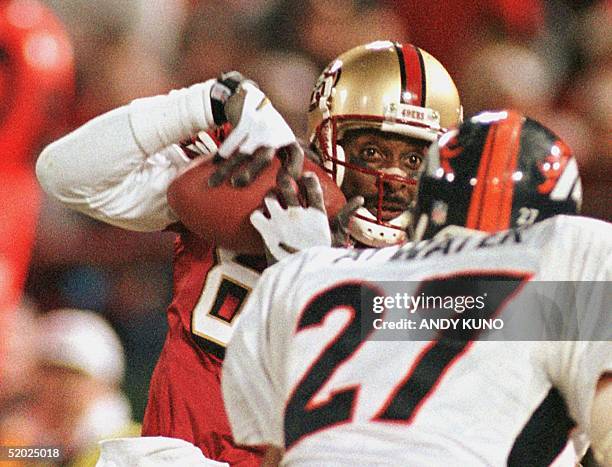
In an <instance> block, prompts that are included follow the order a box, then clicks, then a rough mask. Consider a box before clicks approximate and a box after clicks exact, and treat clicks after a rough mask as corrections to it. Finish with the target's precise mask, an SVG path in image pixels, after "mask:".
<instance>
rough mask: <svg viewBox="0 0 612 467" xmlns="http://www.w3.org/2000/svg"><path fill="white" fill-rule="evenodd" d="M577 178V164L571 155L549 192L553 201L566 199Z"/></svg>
mask: <svg viewBox="0 0 612 467" xmlns="http://www.w3.org/2000/svg"><path fill="white" fill-rule="evenodd" d="M577 178H578V164H577V163H576V159H574V158H573V157H572V158H571V159H570V161H569V162H568V164H567V167H565V170H564V171H563V173H562V174H561V177H560V178H559V180H558V181H557V184H556V185H555V188H554V189H553V191H552V192H551V194H550V199H552V200H553V201H564V200H566V199H568V198H569V196H570V193H571V192H572V188H573V187H574V184H575V183H576V179H577Z"/></svg>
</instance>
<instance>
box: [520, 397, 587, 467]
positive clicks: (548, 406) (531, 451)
mask: <svg viewBox="0 0 612 467" xmlns="http://www.w3.org/2000/svg"><path fill="white" fill-rule="evenodd" d="M575 425H576V423H575V422H574V421H573V420H572V419H571V418H570V416H569V411H568V409H567V405H566V404H565V401H564V400H563V397H561V394H559V391H557V390H556V389H555V388H552V389H551V390H550V391H549V392H548V395H547V396H546V397H545V398H544V400H543V401H542V403H541V404H540V405H539V406H538V408H537V409H536V410H535V411H534V412H533V414H532V415H531V418H530V419H529V420H528V421H527V423H526V424H525V426H524V427H523V429H522V431H521V432H520V433H519V435H518V436H517V438H516V440H515V441H514V446H512V450H511V451H510V455H509V456H508V467H515V466H516V467H519V466H521V467H527V466H528V467H539V466H548V465H550V464H551V463H552V462H553V461H554V460H555V458H556V457H557V456H558V455H559V454H560V453H561V451H563V449H564V448H565V445H566V444H567V440H568V438H569V433H570V431H571V430H572V428H573V427H574V426H575Z"/></svg>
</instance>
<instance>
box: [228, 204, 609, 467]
mask: <svg viewBox="0 0 612 467" xmlns="http://www.w3.org/2000/svg"><path fill="white" fill-rule="evenodd" d="M490 278H495V279H498V280H502V279H503V280H504V281H505V282H504V283H505V284H507V287H506V288H505V289H504V288H503V287H502V289H503V290H502V292H501V295H500V296H496V297H487V299H486V300H487V302H490V303H489V305H488V306H486V307H484V311H485V312H486V313H488V315H487V316H488V317H489V318H496V319H499V320H504V319H506V320H508V327H509V329H507V330H503V331H501V332H502V333H503V332H507V333H508V334H507V335H506V337H505V338H503V337H502V338H500V339H494V338H493V339H491V340H484V339H476V340H472V339H471V337H469V336H472V337H474V336H476V334H470V333H472V332H473V331H471V330H470V331H465V330H464V334H462V335H463V336H468V340H460V339H459V340H457V339H455V340H453V339H446V338H442V337H440V338H436V339H432V340H425V341H424V340H416V339H408V338H405V339H395V340H386V339H385V334H384V333H385V332H388V330H385V329H382V330H381V329H378V328H377V329H370V330H369V331H367V332H364V328H363V322H364V321H363V315H364V313H366V311H364V310H363V306H362V305H363V303H364V302H367V298H368V297H370V298H372V297H375V296H387V297H392V296H393V295H392V294H389V293H387V292H388V291H386V289H385V286H386V285H385V284H395V286H397V284H398V283H399V284H408V285H406V286H407V287H408V286H409V285H410V287H413V288H412V289H410V290H409V291H410V292H411V294H412V296H414V297H418V296H421V297H424V294H423V290H428V289H427V288H428V287H429V288H431V287H432V284H433V285H434V286H435V287H438V286H440V287H443V289H442V290H446V291H447V292H448V290H450V289H448V284H451V285H452V286H453V287H455V288H456V287H465V288H466V289H470V288H471V287H472V286H473V284H480V283H481V281H482V280H485V281H486V280H488V279H490ZM611 279H612V226H610V224H607V223H605V222H602V221H597V220H593V219H587V218H582V217H567V216H558V217H555V218H552V219H549V220H546V221H544V222H541V223H538V224H536V225H533V226H531V227H529V228H526V229H524V230H518V231H517V230H510V231H507V232H501V233H497V234H493V235H474V236H469V237H461V236H455V237H450V238H436V239H434V240H432V241H427V242H421V243H419V244H417V245H405V246H404V247H401V248H400V247H392V248H386V249H382V250H361V251H360V250H342V249H332V248H314V249H311V250H308V251H306V252H303V253H299V254H296V255H294V256H293V257H290V258H287V259H286V260H284V261H282V262H280V263H279V264H277V265H275V266H274V267H272V268H269V269H268V270H267V271H266V272H265V273H264V275H263V277H262V280H261V281H260V282H259V283H258V285H257V287H256V289H255V291H254V292H253V296H252V299H251V300H250V301H249V303H248V304H247V306H246V308H245V309H244V310H243V314H242V319H241V321H240V323H239V325H238V328H237V330H236V332H235V334H234V337H233V340H232V342H231V343H230V345H229V348H228V351H227V354H226V359H225V363H224V369H223V381H222V382H223V392H224V399H225V404H226V409H227V412H228V415H229V419H230V422H231V425H232V430H233V433H234V437H235V439H236V442H238V443H240V444H248V445H262V444H272V445H276V446H281V447H284V448H285V451H286V452H285V456H284V458H283V462H282V464H283V465H291V466H294V465H295V466H297V465H299V466H322V465H325V466H334V465H347V466H348V465H350V466H355V465H360V466H361V465H397V466H408V465H410V466H417V467H419V466H423V467H425V466H427V467H431V466H467V465H469V466H502V465H550V464H551V463H552V462H553V461H555V459H556V458H557V457H558V455H559V454H560V452H561V451H562V450H563V448H564V446H566V444H567V442H568V439H569V438H570V436H571V437H572V438H574V440H575V441H577V442H579V443H580V442H581V441H584V439H585V438H584V433H586V432H588V429H589V419H590V405H591V401H592V399H593V395H594V391H595V386H596V383H597V381H598V379H599V377H600V375H602V374H603V373H605V372H607V371H612V342H611V340H612V318H611V317H610V312H609V304H610V303H611V299H612V297H610V290H609V289H606V287H605V281H610V280H611ZM387 281H390V282H387ZM538 281H540V282H541V281H550V282H546V283H545V284H546V285H545V287H544V288H545V292H544V295H546V293H548V291H550V289H554V288H556V287H560V288H561V289H562V290H564V289H563V284H566V285H567V284H572V283H573V282H569V281H575V282H574V283H579V284H580V285H579V287H571V286H569V287H568V288H567V290H568V291H570V292H568V293H565V294H561V295H562V296H563V300H562V301H561V302H560V301H559V300H557V302H555V294H554V293H551V297H553V298H552V300H551V301H546V300H543V301H541V302H540V301H538V302H537V303H534V302H525V303H527V304H528V305H529V308H525V307H523V306H519V307H514V310H515V315H514V316H512V315H510V316H506V314H505V313H506V311H508V310H510V309H511V308H512V307H511V306H510V304H512V303H513V302H517V303H520V300H521V299H522V298H524V297H523V296H524V295H525V294H526V293H527V292H526V290H527V287H526V284H531V285H535V286H537V285H538V284H537V282H538ZM412 284H416V285H414V286H412ZM444 287H447V288H446V289H444ZM467 293H468V292H467V291H466V294H467ZM368 294H370V295H368ZM364 297H365V298H364ZM523 301H524V300H523ZM367 303H369V302H367ZM384 304H385V306H386V307H387V308H388V307H389V306H392V305H395V306H399V305H401V306H404V305H406V304H405V303H400V302H399V301H391V302H388V303H384ZM551 304H552V305H551ZM553 305H554V306H553ZM555 307H556V308H555ZM408 308H409V307H408V306H406V307H405V310H406V313H405V314H406V316H408V317H410V312H409V311H408ZM541 308H547V310H541ZM550 309H553V310H554V309H556V310H557V311H558V310H561V311H560V312H559V313H558V315H559V316H557V318H556V319H558V320H557V322H555V323H550V322H548V323H546V322H545V326H544V327H541V326H540V327H539V328H538V326H535V327H536V328H538V329H539V330H538V332H537V333H536V334H530V332H531V331H532V330H531V329H524V331H525V335H529V336H530V337H529V340H527V339H524V340H521V336H522V334H521V327H520V325H521V324H522V325H523V327H525V323H527V327H528V328H530V326H529V323H530V320H529V319H528V320H525V319H524V317H525V315H526V314H527V316H528V317H531V316H532V315H533V316H536V317H537V316H550V314H549V315H546V313H545V312H550ZM516 310H519V313H520V314H521V315H523V316H522V318H523V321H522V322H521V320H520V318H521V316H517V315H516ZM565 310H575V312H569V313H565ZM554 313H555V312H554V311H553V314H554ZM463 315H464V317H467V316H468V312H467V311H466V312H465V313H463ZM373 316H374V318H376V317H378V316H382V315H377V314H376V313H375V314H374V315H373ZM412 316H413V317H415V315H412ZM478 316H484V315H482V314H481V315H478ZM555 316H556V315H555ZM517 319H518V321H516V320H517ZM415 321H418V322H423V321H426V320H425V319H424V318H423V316H420V321H419V320H418V319H416V317H415ZM535 321H536V320H535V319H534V322H535ZM367 322H370V323H371V321H367V320H366V323H367ZM512 323H515V324H516V323H518V325H517V326H518V327H517V326H515V328H514V330H513V329H512ZM438 324H439V323H438ZM546 326H549V327H546ZM442 329H443V327H442ZM517 330H518V331H517ZM440 332H441V331H440ZM466 332H467V333H468V334H465V333H466ZM512 332H514V334H512ZM441 335H443V334H438V336H441ZM534 335H535V336H536V337H533V336H534ZM502 336H503V335H502ZM552 339H555V340H552ZM583 448H584V445H579V446H578V450H579V451H582V450H583ZM558 461H559V459H557V462H558ZM572 461H573V458H572V457H570V463H571V462H572Z"/></svg>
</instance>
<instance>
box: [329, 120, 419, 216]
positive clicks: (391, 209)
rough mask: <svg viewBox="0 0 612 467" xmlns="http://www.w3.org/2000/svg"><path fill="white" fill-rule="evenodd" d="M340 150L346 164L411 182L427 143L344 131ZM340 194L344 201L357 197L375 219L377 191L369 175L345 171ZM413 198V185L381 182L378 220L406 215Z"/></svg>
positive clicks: (373, 132) (377, 133)
mask: <svg viewBox="0 0 612 467" xmlns="http://www.w3.org/2000/svg"><path fill="white" fill-rule="evenodd" d="M340 144H341V146H342V147H343V149H344V152H345V155H346V160H347V161H348V162H350V163H352V164H355V165H357V166H360V167H364V168H368V169H375V170H380V171H383V172H386V173H390V174H395V175H400V176H403V177H408V178H413V177H416V176H417V175H418V174H419V168H420V167H421V165H422V163H423V161H424V159H425V154H426V151H427V148H428V146H429V144H430V143H429V142H427V141H422V140H417V139H414V138H410V137H408V136H401V135H397V134H394V133H384V132H382V131H379V130H375V129H366V130H352V131H347V133H346V134H345V136H344V138H343V139H342V141H340ZM342 191H343V192H344V195H345V196H346V198H347V199H350V198H352V197H353V196H357V195H361V196H363V197H364V198H365V207H366V208H367V209H368V210H369V211H370V212H371V213H372V214H374V215H376V204H377V202H378V189H377V187H376V178H375V177H374V176H373V175H370V174H366V173H362V172H359V171H357V170H351V169H347V170H346V173H345V176H344V182H343V184H342ZM415 197H416V185H414V184H412V185H410V184H406V183H401V182H399V181H384V182H383V206H382V218H383V220H384V221H389V220H391V219H393V218H395V217H397V216H399V215H400V214H402V212H404V211H406V210H407V209H408V208H409V206H410V205H411V203H412V202H413V200H414V199H415Z"/></svg>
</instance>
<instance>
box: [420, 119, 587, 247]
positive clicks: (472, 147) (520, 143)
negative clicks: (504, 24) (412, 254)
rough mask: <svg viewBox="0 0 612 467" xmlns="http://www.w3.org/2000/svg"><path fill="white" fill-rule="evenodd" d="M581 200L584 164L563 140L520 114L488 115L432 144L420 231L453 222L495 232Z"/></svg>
mask: <svg viewBox="0 0 612 467" xmlns="http://www.w3.org/2000/svg"><path fill="white" fill-rule="evenodd" d="M581 202H582V184H581V181H580V176H579V174H578V165H577V163H576V159H575V158H574V157H573V155H572V152H571V150H570V148H569V147H568V146H567V144H566V143H565V142H564V141H563V140H561V139H560V138H559V137H558V136H557V135H555V134H554V133H553V132H552V131H550V130H549V129H548V128H546V127H544V126H543V125H542V124H540V123H538V122H537V121H535V120H533V119H531V118H528V117H525V116H523V115H521V114H519V113H518V112H516V111H512V110H503V111H499V112H482V113H480V114H478V115H476V116H475V117H473V118H471V119H469V120H468V121H466V122H465V123H463V124H462V125H461V126H459V127H458V128H457V129H453V130H451V131H449V132H448V133H446V134H444V135H443V136H442V137H441V138H440V140H439V141H438V142H437V143H434V144H433V145H432V146H431V148H430V151H429V157H428V161H427V168H426V169H425V172H424V173H423V175H422V176H421V180H420V184H419V193H418V200H417V210H416V216H415V236H416V238H419V239H420V238H430V237H432V236H434V235H435V234H436V233H438V232H439V231H440V230H441V229H442V228H444V227H446V226H448V225H456V226H461V227H466V228H469V229H474V230H481V231H485V232H497V231H501V230H505V229H508V228H511V227H517V226H522V225H528V224H532V223H534V222H539V221H541V220H544V219H546V218H549V217H552V216H555V215H557V214H577V213H578V212H579V210H580V205H581Z"/></svg>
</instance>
